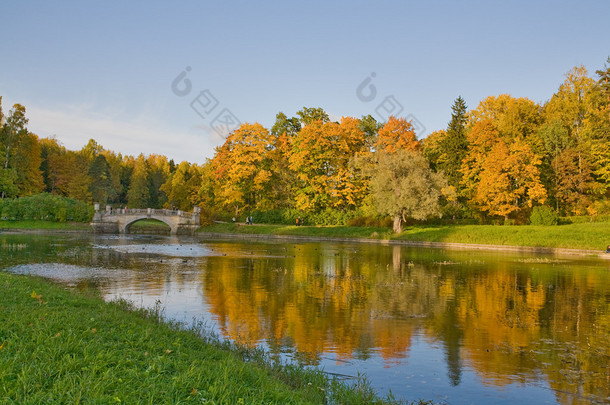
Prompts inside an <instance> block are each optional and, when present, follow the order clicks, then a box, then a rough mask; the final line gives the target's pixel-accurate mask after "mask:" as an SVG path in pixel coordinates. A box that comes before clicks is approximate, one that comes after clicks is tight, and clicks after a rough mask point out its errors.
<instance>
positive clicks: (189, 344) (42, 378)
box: [0, 272, 393, 404]
mask: <svg viewBox="0 0 610 405" xmlns="http://www.w3.org/2000/svg"><path fill="white" fill-rule="evenodd" d="M0 291H2V294H0V402H1V403H20V404H22V403H24V404H25V403H27V404H38V403H106V404H111V403H150V404H160V403H172V404H176V403H201V402H205V403H210V404H275V403H278V404H322V403H333V404H350V403H353V404H369V403H392V402H393V401H391V400H388V401H381V400H379V399H378V398H377V397H375V396H374V394H373V392H372V391H371V389H370V388H368V386H367V385H366V384H361V385H357V386H356V387H353V388H347V387H346V386H344V385H342V384H340V383H338V382H336V381H330V380H328V379H327V378H326V376H325V375H324V374H322V373H321V372H319V371H308V370H304V369H302V368H299V367H296V366H287V365H279V364H276V363H273V362H272V361H271V360H270V359H269V358H268V357H267V356H265V355H264V354H262V353H261V352H260V351H257V350H252V349H245V348H239V347H235V346H233V345H231V344H229V343H226V342H225V343H223V342H220V341H219V340H217V339H215V338H211V337H207V338H206V337H205V336H203V338H202V336H201V335H200V334H199V333H196V331H194V330H191V331H185V330H182V329H180V328H179V327H178V326H176V325H172V324H168V323H165V322H162V321H160V320H159V317H158V313H156V312H154V311H143V310H133V309H130V308H129V306H128V305H127V304H125V303H124V302H122V303H121V302H118V303H105V302H103V301H102V300H101V299H100V298H98V297H93V296H87V295H83V294H80V293H74V292H70V291H67V290H65V289H63V288H61V287H59V286H57V285H54V284H51V283H49V282H46V281H44V280H41V279H37V278H29V277H24V276H16V275H11V274H7V273H4V272H0Z"/></svg>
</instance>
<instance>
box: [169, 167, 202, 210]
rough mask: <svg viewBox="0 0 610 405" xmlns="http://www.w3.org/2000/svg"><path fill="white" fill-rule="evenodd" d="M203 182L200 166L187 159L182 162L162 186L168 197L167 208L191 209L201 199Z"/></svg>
mask: <svg viewBox="0 0 610 405" xmlns="http://www.w3.org/2000/svg"><path fill="white" fill-rule="evenodd" d="M201 182H202V176H201V171H200V169H199V167H198V166H197V165H195V164H190V163H189V162H186V161H184V162H181V163H180V164H179V165H178V166H176V169H175V170H174V172H173V173H171V174H170V175H169V177H168V178H167V181H166V182H165V183H164V184H163V185H162V186H161V190H162V191H163V192H164V193H165V194H166V195H167V198H168V201H167V202H166V203H165V208H173V209H179V210H183V211H191V210H192V209H193V206H194V205H195V204H196V202H197V201H198V200H199V196H198V193H199V190H200V189H201Z"/></svg>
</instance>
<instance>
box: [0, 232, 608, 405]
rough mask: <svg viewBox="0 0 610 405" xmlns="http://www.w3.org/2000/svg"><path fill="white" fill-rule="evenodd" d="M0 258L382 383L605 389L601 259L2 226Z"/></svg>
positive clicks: (595, 397)
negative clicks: (24, 230) (9, 230)
mask: <svg viewBox="0 0 610 405" xmlns="http://www.w3.org/2000/svg"><path fill="white" fill-rule="evenodd" d="M0 257H1V258H2V260H1V264H0V266H1V267H2V268H3V269H5V270H8V271H11V272H14V273H22V274H37V275H40V276H43V277H47V278H51V279H56V280H59V281H61V282H62V283H65V284H67V285H69V286H73V287H74V288H92V287H93V288H97V289H99V290H100V291H101V293H102V294H103V296H104V297H105V298H107V299H113V298H116V297H122V298H125V299H129V300H131V301H133V302H134V303H136V305H141V306H154V305H155V304H156V303H158V302H160V303H161V304H160V305H161V306H162V307H163V308H164V310H165V315H166V316H167V317H170V318H172V319H176V320H180V321H183V322H185V323H191V322H193V321H197V322H203V323H205V325H206V326H207V327H208V328H210V329H212V330H214V331H215V332H217V333H219V334H220V335H221V336H223V337H225V338H227V339H232V340H234V341H237V342H240V343H244V344H248V345H260V346H263V347H265V348H266V349H267V350H269V351H270V352H271V353H274V354H277V355H278V356H281V357H283V358H289V359H292V360H294V361H297V362H299V363H301V364H305V365H312V366H320V367H323V368H324V370H325V371H326V372H329V373H333V374H337V375H341V376H344V377H345V378H349V377H350V376H356V375H358V374H366V376H367V378H368V380H369V381H370V382H371V383H372V385H373V386H374V388H375V389H376V390H377V391H378V392H379V393H381V394H387V393H389V392H390V391H391V392H392V393H393V394H394V395H395V396H396V397H398V398H405V399H410V400H414V399H418V398H423V399H432V400H435V401H439V402H448V403H451V404H470V403H477V404H480V403H491V402H493V403H496V404H512V403H517V402H520V403H524V404H525V403H540V404H545V403H548V404H588V403H610V261H603V260H599V259H583V258H572V257H569V258H565V257H562V258H558V257H553V256H550V255H533V254H515V253H497V252H494V253H484V252H470V251H451V250H442V249H421V248H407V247H399V246H382V245H373V244H371V245H369V244H351V243H328V242H324V243H280V242H275V241H274V242H268V243H266V242H261V241H256V242H244V241H238V242H232V241H217V240H215V241H200V240H196V239H194V238H177V237H162V236H154V237H153V236H120V237H119V236H89V235H78V236H75V235H52V236H49V235H31V234H29V235H24V234H2V235H0Z"/></svg>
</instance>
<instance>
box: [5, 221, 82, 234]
mask: <svg viewBox="0 0 610 405" xmlns="http://www.w3.org/2000/svg"><path fill="white" fill-rule="evenodd" d="M1 229H60V230H78V231H86V230H91V226H90V225H89V223H88V222H87V223H85V222H53V221H34V220H28V221H4V220H3V221H0V230H1Z"/></svg>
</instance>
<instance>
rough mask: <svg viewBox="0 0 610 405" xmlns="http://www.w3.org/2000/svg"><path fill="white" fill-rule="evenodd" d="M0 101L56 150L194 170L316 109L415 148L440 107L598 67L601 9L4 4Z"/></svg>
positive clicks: (439, 125)
mask: <svg viewBox="0 0 610 405" xmlns="http://www.w3.org/2000/svg"><path fill="white" fill-rule="evenodd" d="M1 13H2V18H1V19H0V20H1V23H0V38H2V52H1V56H0V96H1V97H2V109H3V111H4V112H5V113H7V112H8V111H9V110H10V108H11V106H12V105H13V104H14V103H20V104H23V105H24V106H25V107H26V109H27V116H28V118H29V124H28V128H29V130H30V131H31V132H34V133H35V134H37V135H38V136H40V137H43V138H45V137H51V136H54V137H56V138H57V140H58V141H60V142H61V143H62V144H63V145H64V146H66V147H67V148H68V149H72V150H77V149H80V148H82V147H83V146H84V145H85V144H86V143H87V141H88V140H89V139H91V138H93V139H95V140H96V141H97V142H98V143H99V144H101V145H103V146H104V147H105V148H107V149H110V150H114V151H115V152H120V153H122V154H124V155H138V154H139V153H144V154H145V155H147V154H153V153H156V154H163V155H166V156H167V157H168V158H172V159H174V160H175V161H182V160H188V161H190V162H196V163H203V162H204V161H205V159H206V158H211V157H212V156H213V154H214V148H215V147H217V146H219V145H221V144H222V143H223V142H224V138H225V137H226V135H227V134H228V132H229V131H231V130H232V129H234V128H235V127H237V126H238V125H239V124H240V123H245V122H249V123H254V122H259V123H261V124H262V125H264V126H265V127H267V128H270V127H271V126H272V125H273V123H274V121H275V116H276V114H277V113H278V112H280V111H281V112H284V113H285V114H286V115H288V116H294V115H296V112H297V111H298V110H300V109H302V108H303V107H322V108H323V109H324V110H325V111H326V112H327V113H328V114H329V115H330V117H331V118H332V119H333V120H338V119H340V117H342V116H355V117H360V116H362V115H367V114H371V115H373V116H374V117H375V118H377V119H378V120H379V121H383V120H384V119H385V118H387V116H388V115H389V114H390V113H393V114H395V115H398V116H402V117H406V118H408V119H412V120H413V123H414V125H415V127H416V132H417V135H418V137H420V138H421V137H425V136H426V135H428V134H430V133H431V132H433V131H435V130H439V129H445V128H446V126H447V123H448V121H449V119H450V118H451V105H452V104H453V102H454V100H455V99H456V98H457V97H458V96H460V95H461V96H462V97H463V98H464V99H465V101H466V104H467V105H468V107H469V108H475V107H476V106H477V104H478V103H479V102H480V101H481V100H483V99H484V98H485V97H487V96H493V95H498V94H505V93H508V94H511V95H512V96H515V97H527V98H529V99H531V100H533V101H536V102H539V103H544V102H545V101H547V100H548V99H549V98H550V97H551V96H552V95H553V93H554V92H555V91H557V89H558V87H559V86H560V84H561V83H562V82H563V80H564V79H565V74H566V73H567V72H568V71H569V70H570V69H572V68H573V67H575V66H579V65H584V66H585V67H586V68H587V69H588V70H589V73H590V75H591V76H594V72H595V70H597V69H601V68H602V67H603V66H604V62H606V59H607V57H608V56H610V23H609V22H608V21H610V2H609V1H606V0H599V1H586V0H585V1H533V0H529V1H505V2H500V1H489V0H486V1H459V2H458V1H434V0H431V1H423V0H420V1H370V2H364V1H357V0H356V1H338V0H327V1H307V2H279V1H277V2H276V1H265V2H253V1H243V2H242V1H223V2H220V1H214V2H210V1H179V2H157V1H104V2H93V1H62V2H48V1H39V2H38V1H28V0H24V1H19V2H17V1H13V2H7V3H5V4H3V6H2V7H1Z"/></svg>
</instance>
